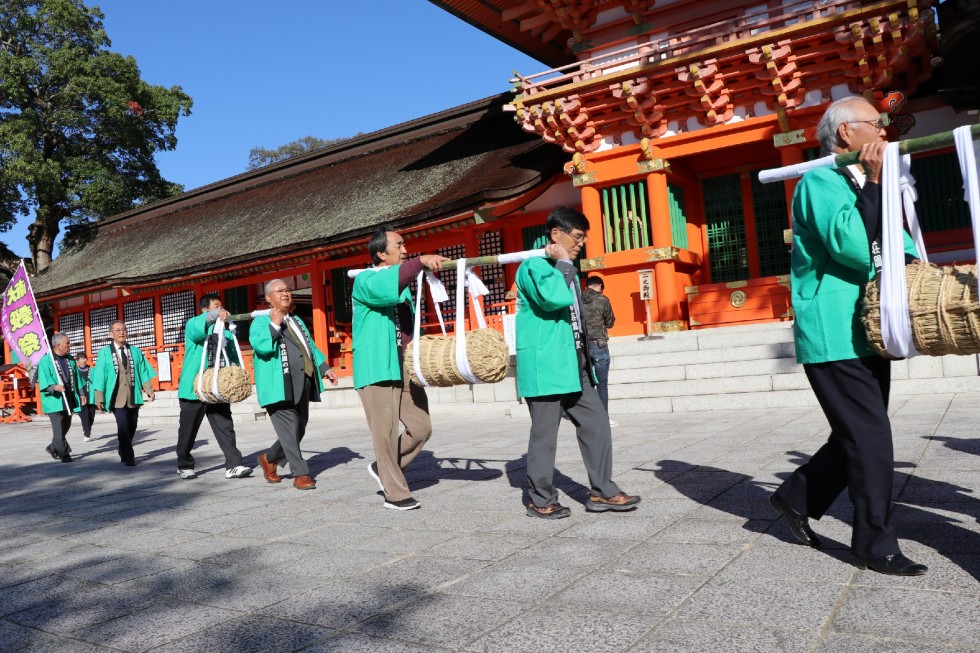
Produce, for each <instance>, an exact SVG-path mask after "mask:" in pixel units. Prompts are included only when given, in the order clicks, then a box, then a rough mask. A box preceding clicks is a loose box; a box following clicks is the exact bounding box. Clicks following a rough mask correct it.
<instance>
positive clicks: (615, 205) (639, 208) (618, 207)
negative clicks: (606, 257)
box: [601, 181, 650, 252]
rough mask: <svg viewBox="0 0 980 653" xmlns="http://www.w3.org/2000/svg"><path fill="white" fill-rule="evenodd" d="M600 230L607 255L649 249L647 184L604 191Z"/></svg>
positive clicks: (640, 183)
mask: <svg viewBox="0 0 980 653" xmlns="http://www.w3.org/2000/svg"><path fill="white" fill-rule="evenodd" d="M601 197H602V227H603V231H604V233H605V238H606V251H607V252H622V251H624V250H627V249H638V248H641V247H649V246H650V220H649V215H650V203H649V199H648V198H647V185H646V182H643V181H636V182H632V183H629V184H620V185H619V186H610V187H608V188H603V189H602V191H601Z"/></svg>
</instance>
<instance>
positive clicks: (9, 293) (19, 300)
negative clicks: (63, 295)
mask: <svg viewBox="0 0 980 653" xmlns="http://www.w3.org/2000/svg"><path fill="white" fill-rule="evenodd" d="M0 301H2V303H0V327H2V328H3V337H4V340H6V341H7V344H8V345H10V349H11V350H12V351H13V352H14V353H15V354H17V357H18V358H19V359H20V362H21V363H22V364H23V365H24V366H25V367H26V368H27V369H28V371H30V370H34V369H36V368H37V365H38V363H39V362H40V361H41V358H43V357H44V356H45V355H47V353H48V338H47V336H46V335H45V333H44V325H43V324H41V318H40V316H39V315H38V312H37V303H36V302H35V301H34V293H33V291H31V280H30V279H29V278H28V277H27V270H26V269H25V268H24V262H23V261H21V262H20V267H19V268H17V271H16V272H15V273H14V276H13V277H11V279H10V283H9V284H7V289H6V290H5V291H4V293H3V296H2V300H0Z"/></svg>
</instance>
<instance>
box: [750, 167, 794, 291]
mask: <svg viewBox="0 0 980 653" xmlns="http://www.w3.org/2000/svg"><path fill="white" fill-rule="evenodd" d="M749 177H750V178H751V179H752V207H753V213H754V215H755V237H756V242H757V243H758V246H759V274H760V275H761V276H763V277H770V276H776V275H779V274H789V247H787V246H786V241H785V240H784V239H783V232H784V231H785V230H786V229H787V228H788V227H789V220H788V219H787V215H788V214H787V212H786V193H785V189H784V187H783V184H763V183H762V182H760V181H759V176H758V174H757V173H755V172H753V173H751V174H750V175H749Z"/></svg>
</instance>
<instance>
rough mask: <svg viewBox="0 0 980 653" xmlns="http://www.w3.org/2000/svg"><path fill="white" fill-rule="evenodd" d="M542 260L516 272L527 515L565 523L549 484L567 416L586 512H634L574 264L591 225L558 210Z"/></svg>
mask: <svg viewBox="0 0 980 653" xmlns="http://www.w3.org/2000/svg"><path fill="white" fill-rule="evenodd" d="M545 231H546V233H547V236H548V240H549V242H548V244H547V246H546V247H545V252H546V254H547V257H546V258H540V257H536V258H529V259H527V260H525V261H524V262H523V263H521V266H520V267H519V268H518V269H517V305H518V308H517V319H516V324H515V331H516V333H517V391H518V393H519V394H520V395H521V396H522V397H524V398H525V399H527V405H528V411H529V412H530V413H531V436H530V440H529V442H528V447H527V482H528V494H529V497H530V501H529V502H528V504H527V514H528V515H529V516H531V517H540V518H542V519H561V518H563V517H568V516H569V515H570V514H571V510H569V509H568V508H567V507H565V506H562V505H561V504H560V503H559V502H558V491H557V490H556V489H555V485H554V475H555V453H556V450H557V446H558V427H559V425H560V423H561V417H562V414H563V413H565V414H567V415H568V417H569V418H570V419H571V421H572V423H573V424H575V434H576V436H577V438H578V444H579V450H580V451H581V453H582V461H583V462H584V463H585V469H586V472H587V473H588V476H589V485H590V487H591V493H590V494H589V496H588V497H587V498H586V500H585V509H586V510H588V511H589V512H605V511H610V510H611V511H616V512H625V511H630V510H635V509H636V506H637V504H639V503H640V497H638V496H635V495H629V494H626V493H625V492H623V491H622V490H620V489H619V486H617V485H616V484H615V483H614V482H613V481H612V431H611V430H610V427H609V414H608V413H607V412H606V408H605V406H603V404H602V400H601V399H600V398H599V393H598V392H597V391H596V387H595V386H596V382H597V381H596V375H595V371H594V364H593V361H592V359H591V357H590V356H589V350H588V348H587V347H586V343H587V341H588V339H589V336H588V332H587V331H588V329H587V325H586V322H585V319H584V315H585V313H584V310H583V306H582V294H581V288H580V286H579V281H578V274H577V272H576V270H575V266H574V264H573V263H572V262H573V261H574V260H575V259H576V258H578V255H579V253H580V252H581V250H582V247H583V246H584V244H585V241H586V239H587V238H588V235H587V234H588V231H589V221H588V219H587V218H586V217H585V216H584V215H582V214H581V213H579V212H578V211H576V210H574V209H570V208H567V207H559V208H557V209H555V210H554V211H552V212H551V215H549V216H548V219H547V221H546V222H545Z"/></svg>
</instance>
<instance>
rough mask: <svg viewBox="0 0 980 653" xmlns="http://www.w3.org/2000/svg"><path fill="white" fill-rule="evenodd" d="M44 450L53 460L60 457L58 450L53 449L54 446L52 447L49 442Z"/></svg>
mask: <svg viewBox="0 0 980 653" xmlns="http://www.w3.org/2000/svg"><path fill="white" fill-rule="evenodd" d="M44 450H45V451H47V452H48V455H49V456H51V457H52V458H54V459H55V460H58V459H59V458H61V456H59V455H58V452H57V451H55V450H54V447H52V446H51V445H50V444H49V445H48V446H46V447H45V448H44Z"/></svg>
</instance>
